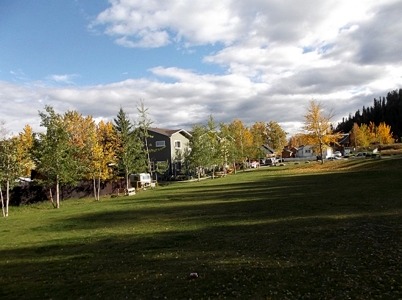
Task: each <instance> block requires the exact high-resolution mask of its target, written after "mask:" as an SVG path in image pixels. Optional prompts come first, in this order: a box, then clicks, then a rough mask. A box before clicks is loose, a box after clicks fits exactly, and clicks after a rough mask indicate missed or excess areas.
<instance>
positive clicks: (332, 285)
mask: <svg viewBox="0 0 402 300" xmlns="http://www.w3.org/2000/svg"><path fill="white" fill-rule="evenodd" d="M401 192H402V160H401V159H381V160H370V159H367V160H349V161H333V162H328V163H325V164H324V165H320V164H318V163H316V162H314V163H311V164H299V165H294V164H288V165H287V166H284V167H272V168H261V169H258V170H254V171H250V172H242V173H238V174H236V175H231V176H228V177H226V178H219V179H215V180H206V181H201V182H193V183H173V184H170V185H166V186H160V187H158V188H157V189H155V190H148V191H144V192H141V193H138V194H137V195H135V196H131V197H122V198H109V199H103V200H102V201H100V202H94V201H93V200H91V199H86V200H82V199H81V200H68V201H63V202H62V206H61V209H59V210H55V209H52V208H51V205H50V204H48V203H42V204H38V205H32V206H27V207H17V208H16V207H13V208H11V211H10V216H9V217H8V218H2V219H0V241H1V243H0V298H2V299H127V298H128V299H161V298H162V299H165V298H167V299H190V298H191V299H209V298H210V299H223V298H229V299H230V298H239V299H271V298H272V299H303V298H304V299H348V298H352V299H379V298H384V299H398V298H399V299H400V298H401V297H402V286H401V283H402V275H401V274H402V273H401V270H402V263H401V261H402V259H401V258H402V246H401V245H402V238H401V236H402V235H401V227H402V226H401V225H402V218H401V213H402V194H401ZM192 272H197V273H198V274H199V278H197V279H190V278H189V274H190V273H192Z"/></svg>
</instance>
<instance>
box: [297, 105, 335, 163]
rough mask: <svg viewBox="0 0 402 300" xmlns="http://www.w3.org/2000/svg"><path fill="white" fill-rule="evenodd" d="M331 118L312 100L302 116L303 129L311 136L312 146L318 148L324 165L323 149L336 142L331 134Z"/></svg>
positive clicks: (331, 115) (330, 113) (330, 115)
mask: <svg viewBox="0 0 402 300" xmlns="http://www.w3.org/2000/svg"><path fill="white" fill-rule="evenodd" d="M332 117H333V113H332V112H329V113H327V114H325V113H324V112H323V107H322V105H321V104H320V103H318V102H316V101H314V100H311V101H310V105H309V107H308V108H307V113H306V115H305V116H304V119H305V122H304V127H303V128H304V130H305V131H306V132H307V133H308V134H309V135H310V136H311V138H312V143H313V145H314V146H316V147H318V150H319V153H320V157H321V163H324V158H323V148H324V147H325V146H329V144H330V143H331V142H336V141H337V136H336V135H334V134H333V133H332V124H331V119H332Z"/></svg>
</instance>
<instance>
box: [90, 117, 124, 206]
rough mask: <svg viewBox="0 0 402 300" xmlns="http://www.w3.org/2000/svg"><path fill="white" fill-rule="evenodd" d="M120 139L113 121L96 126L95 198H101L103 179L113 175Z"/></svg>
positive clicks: (93, 177)
mask: <svg viewBox="0 0 402 300" xmlns="http://www.w3.org/2000/svg"><path fill="white" fill-rule="evenodd" d="M117 149H118V141H117V135H116V131H115V129H114V127H113V124H112V123H111V122H107V123H105V122H103V121H100V122H99V124H98V125H97V127H96V142H95V143H94V145H93V147H92V157H93V162H92V163H93V166H92V168H91V169H92V170H93V172H92V180H93V185H94V195H95V199H96V200H99V199H100V197H99V194H100V183H101V180H107V179H109V178H111V177H112V176H113V171H112V168H111V166H113V165H115V164H116V159H117V157H116V150H117Z"/></svg>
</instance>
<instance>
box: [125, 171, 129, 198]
mask: <svg viewBox="0 0 402 300" xmlns="http://www.w3.org/2000/svg"><path fill="white" fill-rule="evenodd" d="M128 179H129V174H128V170H126V193H128Z"/></svg>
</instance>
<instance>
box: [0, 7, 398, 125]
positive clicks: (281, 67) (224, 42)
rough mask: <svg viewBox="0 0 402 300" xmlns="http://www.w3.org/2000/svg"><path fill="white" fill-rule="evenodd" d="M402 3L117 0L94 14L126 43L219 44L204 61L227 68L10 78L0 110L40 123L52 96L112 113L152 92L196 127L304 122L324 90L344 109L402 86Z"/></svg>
mask: <svg viewBox="0 0 402 300" xmlns="http://www.w3.org/2000/svg"><path fill="white" fill-rule="evenodd" d="M401 13H402V4H401V2H400V1H396V0H383V1H380V2H379V1H376V0H361V1H349V0H328V1H320V0H306V1H302V3H301V1H290V0H287V1H282V0H272V1H263V0H250V1H242V0H221V1H215V0H205V1H175V0H165V1H156V0H111V1H110V7H109V8H108V9H106V10H105V11H103V12H101V13H100V14H99V15H98V16H97V18H96V20H95V22H94V23H93V24H91V26H92V27H96V28H100V29H102V30H103V31H104V33H105V34H107V35H109V36H111V37H112V38H113V39H114V40H115V42H116V43H117V44H118V45H121V46H124V47H129V48H135V47H140V48H158V47H164V46H166V45H170V44H175V45H176V46H177V48H180V49H182V48H183V46H184V47H189V52H191V50H192V49H196V50H197V49H199V48H201V47H202V46H203V45H207V44H214V45H218V46H216V47H213V49H214V51H215V52H213V53H212V52H211V53H208V54H207V55H205V56H204V57H203V60H202V61H200V63H204V64H205V65H207V64H210V65H218V66H220V67H221V68H222V69H223V70H224V71H223V72H222V73H220V74H217V73H215V74H209V73H208V71H205V70H207V69H206V68H203V70H204V72H201V71H198V70H196V69H194V70H190V69H183V68H180V67H178V66H175V65H174V62H172V65H171V66H158V65H155V66H154V67H152V68H151V69H150V70H148V71H149V72H150V75H151V76H152V77H151V78H152V80H151V79H149V78H136V79H128V80H125V81H121V82H116V83H110V84H104V85H92V86H82V87H78V86H72V84H73V81H74V80H75V79H77V76H76V75H74V74H73V75H68V74H66V75H52V76H50V77H48V78H47V79H48V80H52V81H54V82H58V83H63V84H67V86H64V85H63V88H61V87H54V86H47V85H46V84H45V83H43V82H42V83H41V84H39V83H38V82H36V83H34V82H29V81H28V80H27V79H26V81H27V82H28V84H23V85H20V84H12V83H6V82H0V96H1V99H2V103H3V102H4V103H5V105H2V106H1V107H0V115H1V116H4V118H5V119H6V122H7V123H8V124H12V126H15V127H16V128H18V126H19V125H20V124H19V123H18V121H16V120H18V119H21V116H24V119H25V118H26V119H27V120H36V122H37V123H38V116H37V111H38V110H41V109H43V107H44V105H45V104H49V105H53V106H54V107H55V109H56V110H58V111H65V110H67V109H76V110H79V111H80V112H81V113H83V114H90V115H93V116H94V117H95V118H106V119H109V120H111V119H112V118H113V117H114V116H115V114H116V113H117V111H118V109H119V107H120V106H123V107H124V108H125V109H127V111H128V112H129V113H130V114H131V115H132V116H133V117H134V116H136V114H137V110H136V105H137V103H138V101H139V100H140V99H143V100H144V101H145V104H146V106H148V107H149V112H150V113H151V117H152V119H153V120H154V122H155V125H158V126H165V127H185V128H186V129H188V128H189V126H191V124H194V123H199V122H205V121H206V119H207V117H208V115H210V114H213V115H215V116H216V117H217V119H218V121H223V122H230V121H232V120H233V119H234V118H240V119H242V120H244V121H245V122H247V123H253V122H255V121H277V122H279V123H280V124H283V126H286V127H287V128H286V130H289V131H292V132H294V131H295V126H296V127H297V125H296V124H300V122H303V114H304V112H305V108H306V105H307V103H308V101H310V100H311V99H312V98H315V99H317V100H320V101H322V102H323V103H324V104H326V105H327V106H328V107H330V108H334V109H335V112H336V114H337V118H339V119H341V118H342V117H345V116H348V114H349V113H354V112H355V111H356V110H357V109H360V108H361V107H362V106H363V105H365V106H368V105H371V103H372V99H373V98H374V97H376V98H378V97H380V96H385V94H386V92H388V91H390V90H391V89H396V88H399V87H400V86H401V84H402V81H401V74H402V67H401V65H402V64H401V63H402V54H401V53H402V44H401V43H399V41H401V40H402V24H401V23H402V20H401V18H400V15H401ZM194 65H196V64H194ZM21 74H22V72H18V74H17V72H16V73H15V75H16V76H17V75H18V76H19V77H21ZM27 107H28V108H27ZM21 111H23V112H24V114H21ZM10 126H11V125H10Z"/></svg>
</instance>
